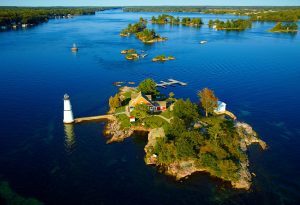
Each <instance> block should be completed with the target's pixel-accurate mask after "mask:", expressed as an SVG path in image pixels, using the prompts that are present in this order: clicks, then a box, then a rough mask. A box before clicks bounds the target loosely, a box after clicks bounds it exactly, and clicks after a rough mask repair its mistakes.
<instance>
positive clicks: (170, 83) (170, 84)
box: [156, 79, 187, 88]
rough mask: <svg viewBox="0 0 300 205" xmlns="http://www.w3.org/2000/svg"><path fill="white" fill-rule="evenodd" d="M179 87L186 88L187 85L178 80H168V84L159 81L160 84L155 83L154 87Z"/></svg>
mask: <svg viewBox="0 0 300 205" xmlns="http://www.w3.org/2000/svg"><path fill="white" fill-rule="evenodd" d="M176 84H177V85H181V86H186V85H187V83H184V82H181V81H179V80H175V79H168V82H166V81H163V80H161V81H160V83H156V87H162V88H166V87H167V86H172V85H176Z"/></svg>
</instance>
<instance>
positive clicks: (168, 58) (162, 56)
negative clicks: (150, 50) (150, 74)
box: [152, 55, 175, 62]
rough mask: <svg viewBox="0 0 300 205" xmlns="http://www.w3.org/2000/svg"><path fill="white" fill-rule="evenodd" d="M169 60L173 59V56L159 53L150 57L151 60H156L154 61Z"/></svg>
mask: <svg viewBox="0 0 300 205" xmlns="http://www.w3.org/2000/svg"><path fill="white" fill-rule="evenodd" d="M169 60H175V57H174V56H166V55H160V56H156V57H154V58H152V61H154V62H156V61H161V62H164V61H169Z"/></svg>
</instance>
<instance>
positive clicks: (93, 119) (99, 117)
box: [74, 115, 116, 123]
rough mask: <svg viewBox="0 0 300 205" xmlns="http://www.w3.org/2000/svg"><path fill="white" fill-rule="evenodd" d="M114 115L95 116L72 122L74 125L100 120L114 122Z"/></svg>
mask: <svg viewBox="0 0 300 205" xmlns="http://www.w3.org/2000/svg"><path fill="white" fill-rule="evenodd" d="M115 119H116V117H115V116H114V115H97V116H92V117H80V118H76V119H75V120H74V122H75V123H84V122H97V121H101V120H115Z"/></svg>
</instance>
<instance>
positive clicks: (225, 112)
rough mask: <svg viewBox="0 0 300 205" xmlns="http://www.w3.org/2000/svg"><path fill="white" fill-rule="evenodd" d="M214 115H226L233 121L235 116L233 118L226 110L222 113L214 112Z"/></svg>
mask: <svg viewBox="0 0 300 205" xmlns="http://www.w3.org/2000/svg"><path fill="white" fill-rule="evenodd" d="M215 113H216V114H217V115H227V116H229V117H230V118H232V119H233V120H236V116H235V115H234V114H233V113H232V112H230V111H228V110H226V111H224V112H216V111H215Z"/></svg>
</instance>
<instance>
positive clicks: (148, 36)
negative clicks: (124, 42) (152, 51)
mask: <svg viewBox="0 0 300 205" xmlns="http://www.w3.org/2000/svg"><path fill="white" fill-rule="evenodd" d="M131 34H135V36H136V37H137V38H138V39H139V40H140V41H142V42H143V43H154V42H159V41H165V40H167V38H165V37H161V36H160V35H159V34H157V33H156V32H155V30H154V29H147V20H145V19H143V18H142V17H141V18H140V20H139V22H138V23H135V24H133V25H132V24H129V25H128V26H127V28H125V29H123V30H122V31H121V33H120V36H123V37H127V36H130V35H131Z"/></svg>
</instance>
